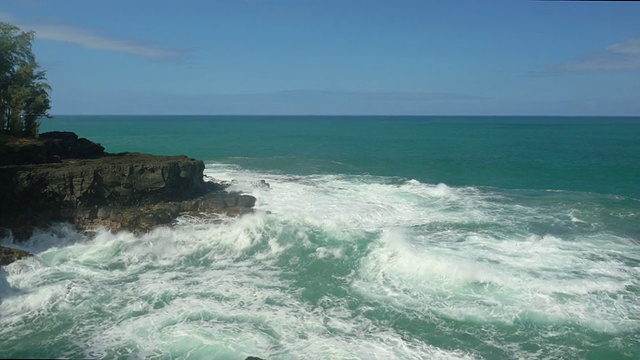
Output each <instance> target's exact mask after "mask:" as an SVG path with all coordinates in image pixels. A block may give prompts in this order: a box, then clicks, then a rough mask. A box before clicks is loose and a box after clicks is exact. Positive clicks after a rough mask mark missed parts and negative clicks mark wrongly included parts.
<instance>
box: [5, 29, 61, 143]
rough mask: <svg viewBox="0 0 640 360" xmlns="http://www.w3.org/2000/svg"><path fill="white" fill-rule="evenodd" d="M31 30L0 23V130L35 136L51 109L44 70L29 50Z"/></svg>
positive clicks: (32, 34)
mask: <svg viewBox="0 0 640 360" xmlns="http://www.w3.org/2000/svg"><path fill="white" fill-rule="evenodd" d="M34 36H35V34H34V32H33V31H29V32H23V31H21V30H20V28H18V27H17V26H14V25H11V24H7V23H3V22H0V125H2V126H1V127H0V133H9V134H12V135H28V136H37V134H38V126H39V123H38V119H40V118H44V117H49V114H48V113H47V111H48V110H49V109H50V108H51V106H50V99H49V93H50V92H51V86H49V84H48V83H47V82H46V80H47V79H46V77H45V72H44V71H43V70H40V66H39V65H38V63H37V62H36V59H35V56H34V55H33V52H32V50H31V43H32V42H33V39H34Z"/></svg>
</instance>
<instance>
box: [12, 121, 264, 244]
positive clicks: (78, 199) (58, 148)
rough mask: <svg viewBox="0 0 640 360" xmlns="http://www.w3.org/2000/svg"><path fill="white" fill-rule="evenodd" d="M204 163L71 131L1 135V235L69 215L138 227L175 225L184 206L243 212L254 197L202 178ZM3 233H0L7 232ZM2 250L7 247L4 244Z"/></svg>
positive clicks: (74, 219) (23, 232) (20, 235)
mask: <svg viewBox="0 0 640 360" xmlns="http://www.w3.org/2000/svg"><path fill="white" fill-rule="evenodd" d="M203 171H204V163H203V162H202V161H201V160H196V159H191V158H188V157H186V156H153V155H147V154H140V153H121V154H108V153H105V152H104V148H103V147H102V146H100V145H99V144H96V143H93V142H91V141H89V140H87V139H82V138H78V136H77V135H76V134H74V133H68V132H53V133H44V134H41V136H40V139H37V140H35V139H15V138H13V139H12V138H9V137H4V138H2V139H0V184H2V186H1V188H0V237H4V236H5V235H6V232H8V231H10V232H11V233H12V234H13V236H14V239H15V240H18V241H19V240H23V239H26V238H28V237H29V236H30V235H31V233H32V232H33V230H34V229H35V228H45V227H48V226H49V225H50V224H51V223H52V222H58V221H68V222H71V223H73V224H75V225H76V226H77V227H78V228H80V229H88V228H92V227H96V226H104V227H107V228H109V229H112V230H120V229H127V230H130V231H134V232H139V231H146V230H149V229H150V228H152V227H154V226H156V225H160V224H169V223H171V222H172V221H173V220H174V219H175V217H176V216H178V215H179V214H180V213H183V212H214V213H226V214H229V215H239V214H243V213H246V212H250V211H251V210H252V207H253V205H254V204H255V200H256V199H255V198H254V197H252V196H249V195H243V194H239V193H233V192H227V191H226V190H225V187H224V186H223V185H221V184H218V183H212V182H205V181H204V179H203ZM3 231H4V232H5V234H2V232H3ZM3 251H4V250H3Z"/></svg>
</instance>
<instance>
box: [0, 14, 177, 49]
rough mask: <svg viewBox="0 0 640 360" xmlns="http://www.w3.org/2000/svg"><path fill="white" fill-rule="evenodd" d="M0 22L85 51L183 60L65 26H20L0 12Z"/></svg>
mask: <svg viewBox="0 0 640 360" xmlns="http://www.w3.org/2000/svg"><path fill="white" fill-rule="evenodd" d="M0 21H4V22H10V23H12V24H17V26H19V27H20V28H21V29H22V30H25V31H27V30H33V31H34V32H35V33H36V39H39V40H51V41H61V42H66V43H71V44H76V45H80V46H82V47H84V48H87V49H95V50H104V51H112V52H118V53H124V54H130V55H134V56H140V57H143V58H145V59H149V60H155V61H175V60H179V59H181V58H183V57H184V56H185V55H186V53H185V52H183V51H176V50H169V49H163V48H160V47H155V46H150V45H148V44H144V43H142V42H137V41H133V40H125V39H116V38H111V37H108V36H103V35H99V34H96V33H94V32H92V31H91V30H89V29H84V28H79V27H72V26H66V25H49V24H21V23H19V21H18V20H17V19H16V18H15V17H14V16H13V15H12V14H10V13H5V12H0Z"/></svg>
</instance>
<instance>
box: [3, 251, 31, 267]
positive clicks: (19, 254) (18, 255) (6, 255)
mask: <svg viewBox="0 0 640 360" xmlns="http://www.w3.org/2000/svg"><path fill="white" fill-rule="evenodd" d="M27 256H32V255H31V253H29V252H27V251H24V250H20V249H14V248H8V247H4V246H0V266H5V265H9V264H11V263H12V262H14V261H17V260H20V259H22V258H24V257H27Z"/></svg>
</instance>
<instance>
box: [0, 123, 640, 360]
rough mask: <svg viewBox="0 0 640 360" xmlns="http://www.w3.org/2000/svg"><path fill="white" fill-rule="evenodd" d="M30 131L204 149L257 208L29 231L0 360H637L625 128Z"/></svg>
mask: <svg viewBox="0 0 640 360" xmlns="http://www.w3.org/2000/svg"><path fill="white" fill-rule="evenodd" d="M47 121H48V123H44V124H43V126H44V127H45V128H47V129H59V130H73V131H76V132H78V133H79V134H80V135H81V136H86V137H89V138H91V139H93V140H96V141H98V142H101V143H102V144H103V145H104V146H105V147H106V148H107V151H111V152H118V151H125V150H130V151H141V152H150V153H156V154H188V155H190V156H193V157H197V158H201V159H204V160H205V162H206V164H207V167H206V170H205V173H206V175H208V176H210V177H211V178H213V179H216V180H224V181H229V182H231V183H232V186H231V188H232V189H233V190H240V191H244V192H246V193H249V194H252V195H254V196H255V197H256V198H257V199H258V201H257V204H256V212H255V213H254V214H252V215H248V216H244V217H242V218H226V217H216V216H212V215H209V216H200V217H188V216H184V217H181V218H179V219H178V221H177V222H176V224H175V225H174V226H172V227H162V228H157V229H155V230H154V231H152V232H150V233H148V234H146V235H143V236H140V237H135V236H133V235H132V234H129V233H118V234H111V233H109V232H106V231H98V232H97V233H96V234H93V235H91V236H89V235H88V234H83V233H79V232H77V231H75V230H74V229H73V228H72V227H71V226H69V225H68V224H58V225H56V226H54V227H53V228H51V229H47V230H43V231H42V232H40V233H38V234H35V235H34V236H33V237H32V239H31V240H30V241H29V242H27V243H25V244H22V245H21V246H22V247H23V248H25V249H28V250H30V251H33V252H35V253H36V254H37V256H36V257H35V258H31V259H26V260H21V261H18V262H16V263H14V264H12V265H9V266H7V267H5V269H4V270H3V272H2V273H0V297H1V298H2V300H1V301H2V302H1V303H0V357H32V358H33V357H72V358H78V357H89V358H122V357H124V358H128V357H131V358H193V359H198V358H203V359H208V358H215V359H243V358H244V357H246V356H249V355H257V356H261V357H263V358H269V359H314V358H327V359H638V358H640V280H639V279H640V248H639V247H638V246H639V241H640V219H639V217H640V185H639V183H638V179H639V178H640V141H639V140H638V139H640V120H639V119H631V118H611V119H604V118H431V117H426V118H420V117H416V118H397V117H358V118H340V117H332V118H316V117H308V118H305V117H285V118H278V117H177V116H176V117H58V118H55V119H53V120H47ZM260 180H265V181H266V182H268V183H269V184H270V187H269V188H267V187H264V186H261V183H260ZM10 241H11V239H10V238H7V239H4V243H9V242H10Z"/></svg>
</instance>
